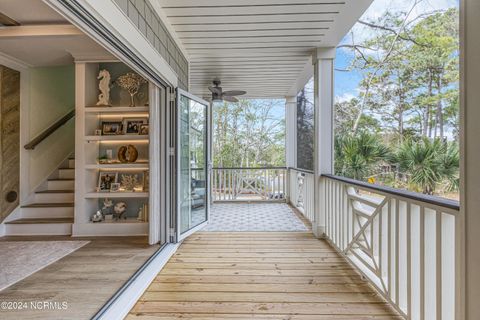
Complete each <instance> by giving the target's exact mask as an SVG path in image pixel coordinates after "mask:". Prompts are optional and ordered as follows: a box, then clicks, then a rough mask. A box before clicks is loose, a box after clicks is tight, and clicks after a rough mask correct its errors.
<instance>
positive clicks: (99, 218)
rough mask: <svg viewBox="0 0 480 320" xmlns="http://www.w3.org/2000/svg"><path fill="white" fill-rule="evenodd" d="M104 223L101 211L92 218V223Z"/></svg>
mask: <svg viewBox="0 0 480 320" xmlns="http://www.w3.org/2000/svg"><path fill="white" fill-rule="evenodd" d="M100 221H103V214H102V212H101V211H100V210H98V211H97V212H96V213H95V214H94V215H93V217H92V222H100Z"/></svg>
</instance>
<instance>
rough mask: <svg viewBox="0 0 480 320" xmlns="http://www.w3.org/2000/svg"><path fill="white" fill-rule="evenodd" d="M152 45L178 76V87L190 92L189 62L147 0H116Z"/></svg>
mask: <svg viewBox="0 0 480 320" xmlns="http://www.w3.org/2000/svg"><path fill="white" fill-rule="evenodd" d="M114 1H115V2H116V3H117V4H118V6H119V7H120V9H121V10H122V11H123V12H124V13H125V14H126V15H127V17H128V18H129V19H130V20H131V21H132V22H133V24H134V25H136V26H137V28H138V29H139V30H140V32H141V33H142V34H143V35H144V36H145V38H146V39H147V40H148V41H149V42H150V44H151V45H152V46H153V47H154V48H155V49H156V50H157V51H158V53H160V55H161V56H162V57H163V58H164V59H165V60H166V61H167V62H168V64H169V65H170V66H171V67H172V69H173V70H174V71H175V72H176V73H177V75H178V86H179V87H180V88H182V89H184V90H188V61H187V59H186V58H185V56H184V55H183V54H182V52H181V51H180V49H179V48H178V46H177V45H176V44H175V41H174V40H173V38H172V37H171V36H170V34H169V33H168V31H167V28H165V26H164V24H163V23H162V21H161V20H160V18H159V17H158V15H157V13H156V12H155V10H154V9H153V8H152V6H151V5H150V3H148V1H146V0H114Z"/></svg>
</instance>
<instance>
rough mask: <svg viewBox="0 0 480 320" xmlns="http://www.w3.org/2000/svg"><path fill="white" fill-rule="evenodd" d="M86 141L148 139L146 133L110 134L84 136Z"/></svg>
mask: <svg viewBox="0 0 480 320" xmlns="http://www.w3.org/2000/svg"><path fill="white" fill-rule="evenodd" d="M85 140H86V141H138V140H148V135H138V134H135V135H129V134H119V135H112V136H85Z"/></svg>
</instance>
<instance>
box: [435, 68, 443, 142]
mask: <svg viewBox="0 0 480 320" xmlns="http://www.w3.org/2000/svg"><path fill="white" fill-rule="evenodd" d="M437 91H438V102H437V117H436V118H437V124H438V129H439V135H440V139H441V140H442V141H443V103H442V77H441V76H440V75H439V76H438V79H437Z"/></svg>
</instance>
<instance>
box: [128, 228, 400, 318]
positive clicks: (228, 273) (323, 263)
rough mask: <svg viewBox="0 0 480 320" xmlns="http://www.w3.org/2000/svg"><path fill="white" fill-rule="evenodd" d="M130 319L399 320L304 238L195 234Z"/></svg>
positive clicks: (333, 257) (341, 263) (328, 253)
mask: <svg viewBox="0 0 480 320" xmlns="http://www.w3.org/2000/svg"><path fill="white" fill-rule="evenodd" d="M127 319H129V320H135V319H137V320H140V319H141V320H144V319H162V320H165V319H196V320H199V319H205V320H206V319H289V320H295V319H299V320H307V319H308V320H314V319H315V320H321V319H352V320H353V319H355V320H362V319H363V320H366V319H382V320H384V319H401V318H400V317H399V316H397V313H396V312H395V311H394V310H392V309H391V308H390V307H389V305H388V304H387V303H386V302H385V301H384V300H383V299H382V298H381V297H380V296H379V295H378V294H377V293H376V292H375V291H374V290H373V289H372V288H371V287H370V285H369V284H368V283H367V282H366V281H364V280H363V279H362V278H361V276H360V275H359V274H358V273H357V272H356V271H354V270H353V269H352V268H351V266H350V265H349V264H348V263H347V262H346V260H345V259H344V258H343V257H341V256H340V255H339V254H338V253H336V252H335V251H334V249H333V248H331V247H330V245H329V244H328V243H327V242H326V241H323V240H318V239H315V238H314V237H313V235H312V234H311V233H309V232H199V233H196V234H193V235H192V236H190V237H189V238H187V239H186V240H185V241H184V242H183V244H182V245H181V246H180V248H179V249H178V251H177V253H176V254H175V255H174V256H173V257H172V258H171V259H170V261H169V262H168V264H167V265H166V266H165V268H164V269H163V270H162V271H161V272H160V273H159V274H158V276H157V277H156V279H155V280H154V282H153V283H152V284H151V285H150V287H149V288H148V290H147V291H146V292H145V293H144V295H143V296H142V297H141V299H140V300H139V301H138V302H137V304H136V305H135V306H134V308H133V309H132V310H131V311H130V314H129V316H128V317H127Z"/></svg>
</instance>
